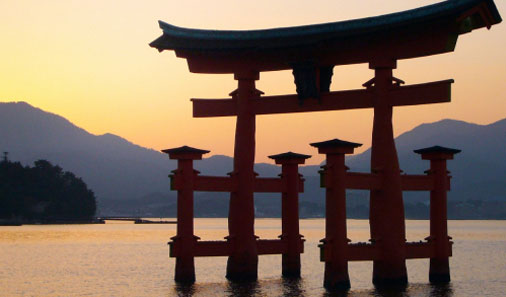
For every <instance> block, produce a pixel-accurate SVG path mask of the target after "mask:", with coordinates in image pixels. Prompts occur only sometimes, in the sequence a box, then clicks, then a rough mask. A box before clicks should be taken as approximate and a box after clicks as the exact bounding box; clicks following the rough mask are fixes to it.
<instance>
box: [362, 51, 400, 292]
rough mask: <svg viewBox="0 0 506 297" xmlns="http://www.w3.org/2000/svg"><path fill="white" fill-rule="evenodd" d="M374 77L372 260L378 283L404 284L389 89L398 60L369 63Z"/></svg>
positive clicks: (375, 279) (374, 275) (398, 177)
mask: <svg viewBox="0 0 506 297" xmlns="http://www.w3.org/2000/svg"><path fill="white" fill-rule="evenodd" d="M370 68H371V69H374V72H375V77H374V78H373V80H371V81H370V82H369V83H370V84H371V85H372V84H374V86H368V88H370V89H371V90H372V91H373V92H374V103H373V104H374V121H373V132H372V146H371V171H372V172H373V173H376V174H378V175H380V177H381V180H382V187H381V189H379V190H372V191H371V194H370V214H369V222H370V228H371V241H372V242H373V243H375V244H376V245H377V246H378V248H379V250H380V259H377V260H374V261H373V283H374V284H375V285H379V286H381V285H405V284H406V283H407V281H408V279H407V271H406V251H405V242H406V230H405V222H404V204H403V200H402V187H401V175H400V174H401V173H400V168H399V161H398V158H397V151H396V149H395V142H394V134H393V125H392V113H393V106H392V104H391V102H390V100H389V91H390V90H391V89H392V88H395V85H394V84H392V81H393V80H394V77H393V75H392V69H395V68H396V61H395V60H390V59H381V60H377V61H374V62H373V63H371V64H370Z"/></svg>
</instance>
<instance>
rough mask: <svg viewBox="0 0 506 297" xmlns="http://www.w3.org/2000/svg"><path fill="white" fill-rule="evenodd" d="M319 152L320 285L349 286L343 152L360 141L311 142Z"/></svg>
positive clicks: (332, 286) (347, 287) (331, 286)
mask: <svg viewBox="0 0 506 297" xmlns="http://www.w3.org/2000/svg"><path fill="white" fill-rule="evenodd" d="M311 146H314V147H316V148H318V153H320V154H325V155H326V164H325V166H324V169H325V170H324V185H325V189H326V194H325V238H324V239H322V242H323V245H321V246H320V247H321V248H322V250H323V258H324V260H325V276H324V280H323V286H324V287H325V288H327V289H329V290H343V289H344V290H346V289H349V288H350V277H349V275H348V259H347V252H346V250H347V246H348V242H349V239H348V236H347V230H346V229H347V228H346V166H345V164H344V155H345V154H353V151H354V149H355V148H357V147H360V146H361V144H359V143H353V142H348V141H342V140H339V139H334V140H329V141H324V142H318V143H312V144H311Z"/></svg>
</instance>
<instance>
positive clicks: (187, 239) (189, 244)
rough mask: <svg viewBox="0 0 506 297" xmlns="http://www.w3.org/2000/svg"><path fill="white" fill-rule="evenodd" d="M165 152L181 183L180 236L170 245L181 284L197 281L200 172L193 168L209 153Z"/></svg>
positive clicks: (181, 149)
mask: <svg viewBox="0 0 506 297" xmlns="http://www.w3.org/2000/svg"><path fill="white" fill-rule="evenodd" d="M162 152H164V153H166V154H168V155H169V158H170V159H172V160H177V169H176V170H175V171H174V175H175V176H174V178H175V180H176V181H177V182H178V183H180V184H181V189H180V190H178V191H177V234H176V236H175V237H172V238H171V239H172V241H171V242H169V245H170V248H171V249H175V250H176V254H177V255H178V256H177V257H176V271H175V275H174V280H175V281H176V282H179V283H193V282H195V264H194V251H195V250H194V248H195V243H196V241H197V239H199V238H198V237H196V236H195V235H194V234H193V184H194V178H195V176H196V174H197V172H196V171H195V170H194V169H193V160H200V159H202V155H203V154H206V153H209V151H205V150H199V149H195V148H192V147H188V146H183V147H178V148H173V149H166V150H163V151H162Z"/></svg>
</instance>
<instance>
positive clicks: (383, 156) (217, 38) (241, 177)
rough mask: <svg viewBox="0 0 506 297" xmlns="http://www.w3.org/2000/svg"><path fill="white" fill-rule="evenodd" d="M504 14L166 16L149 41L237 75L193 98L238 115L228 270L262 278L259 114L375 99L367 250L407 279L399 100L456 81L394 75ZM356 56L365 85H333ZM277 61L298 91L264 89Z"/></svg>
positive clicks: (381, 278)
mask: <svg viewBox="0 0 506 297" xmlns="http://www.w3.org/2000/svg"><path fill="white" fill-rule="evenodd" d="M499 22H501V17H500V15H499V13H498V11H497V8H496V6H495V4H494V2H493V1H492V0H449V1H444V2H441V3H437V4H433V5H430V6H426V7H422V8H418V9H413V10H409V11H405V12H399V13H394V14H388V15H383V16H377V17H370V18H365V19H358V20H351V21H343V22H335V23H326V24H319V25H309V26H300V27H290V28H278V29H269V30H252V31H216V30H197V29H186V28H179V27H176V26H172V25H169V24H167V23H164V22H162V21H160V28H161V29H162V30H163V35H162V36H161V37H159V38H158V39H156V40H155V41H153V42H152V43H151V44H150V45H151V46H152V47H154V48H156V49H158V50H159V51H163V50H174V51H175V53H176V55H177V56H178V57H180V58H185V59H186V60H187V62H188V66H189V70H190V72H193V73H215V74H218V73H230V74H234V78H235V79H236V80H237V81H238V88H237V89H236V90H235V91H233V92H232V93H230V98H224V99H192V102H193V116H194V117H218V116H235V117H237V122H236V134H235V147H234V168H233V172H232V173H231V178H232V179H233V181H234V183H235V184H236V185H237V186H236V187H234V190H233V191H231V196H230V210H229V236H228V240H229V241H230V242H232V244H231V245H230V246H231V247H232V248H231V251H230V255H229V259H228V264H227V277H228V278H229V279H231V280H244V279H256V278H257V264H258V254H259V253H258V250H257V244H256V240H257V239H256V237H255V234H254V202H253V194H254V191H255V176H256V174H255V172H254V171H253V166H254V160H255V117H256V115H262V114H278V113H293V112H311V111H326V110H345V109H358V108H372V109H373V110H374V121H373V133H372V147H371V150H372V152H371V174H374V176H375V177H377V180H379V181H381V182H379V183H378V185H379V186H372V185H371V186H370V187H369V189H370V190H371V194H370V228H371V242H373V243H375V244H376V247H377V250H376V252H375V255H377V256H375V257H369V258H368V259H372V260H373V261H374V266H373V282H374V283H375V284H386V283H406V282H407V273H406V264H405V261H406V259H407V254H406V239H405V238H406V236H405V222H404V207H403V200H402V190H403V188H402V178H401V171H400V167H399V162H398V158H397V152H396V148H395V143H394V134H393V127H392V112H393V107H394V106H406V105H418V104H430V103H443V102H450V100H451V84H452V83H453V80H452V79H448V80H443V81H436V82H429V83H424V84H417V85H404V81H402V80H401V79H398V78H396V77H394V76H393V69H395V68H396V67H397V61H398V60H401V59H411V58H419V57H425V56H430V55H436V54H442V53H448V52H452V51H453V50H454V49H455V45H456V42H457V39H458V37H459V35H462V34H465V33H468V32H471V31H473V30H475V29H479V28H483V27H487V28H490V27H491V26H492V25H495V24H497V23H499ZM357 63H368V65H369V68H370V69H372V70H374V77H373V78H372V79H370V80H369V81H367V82H365V83H364V85H363V86H364V88H362V89H356V90H341V91H332V92H331V91H330V85H331V79H332V73H333V67H335V66H339V65H348V64H357ZM278 70H292V71H293V75H294V80H295V84H296V90H297V93H296V94H292V95H282V96H266V95H264V94H263V92H261V91H259V90H257V89H256V88H255V81H256V80H258V79H259V73H260V72H264V71H278ZM364 80H365V79H364ZM450 248H451V246H450ZM446 263H447V262H446ZM431 265H432V262H431ZM443 266H444V265H443ZM329 267H332V265H329ZM326 269H327V266H326ZM328 269H332V268H328ZM346 269H347V268H346ZM441 271H442V272H441ZM441 271H439V272H437V273H439V274H443V275H444V274H445V273H448V275H449V271H448V272H445V268H444V267H443V268H442V270H441ZM327 272H328V271H326V273H325V277H326V280H325V286H326V287H328V288H332V287H337V286H340V285H342V284H343V283H344V284H346V283H348V284H349V280H346V279H345V278H346V277H347V270H346V274H345V275H344V274H339V273H338V272H336V273H334V272H332V271H330V272H329V273H327ZM336 275H339V276H338V277H336ZM340 275H343V276H342V278H343V279H339V278H340V277H341V276H340ZM327 278H328V279H327ZM443 278H444V277H443Z"/></svg>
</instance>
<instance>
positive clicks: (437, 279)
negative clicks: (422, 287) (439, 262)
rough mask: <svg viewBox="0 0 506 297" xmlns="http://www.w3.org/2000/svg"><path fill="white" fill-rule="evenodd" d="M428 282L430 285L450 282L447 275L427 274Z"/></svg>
mask: <svg viewBox="0 0 506 297" xmlns="http://www.w3.org/2000/svg"><path fill="white" fill-rule="evenodd" d="M429 281H430V282H431V283H436V284H441V283H449V282H450V274H449V273H429Z"/></svg>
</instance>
